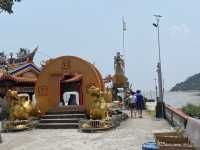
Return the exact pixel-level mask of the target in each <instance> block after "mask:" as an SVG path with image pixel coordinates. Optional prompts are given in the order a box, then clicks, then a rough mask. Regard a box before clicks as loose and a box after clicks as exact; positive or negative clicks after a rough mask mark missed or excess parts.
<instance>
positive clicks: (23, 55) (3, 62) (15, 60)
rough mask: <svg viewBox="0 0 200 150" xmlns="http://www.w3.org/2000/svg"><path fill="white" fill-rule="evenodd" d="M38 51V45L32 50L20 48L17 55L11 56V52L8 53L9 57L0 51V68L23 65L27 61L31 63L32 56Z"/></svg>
mask: <svg viewBox="0 0 200 150" xmlns="http://www.w3.org/2000/svg"><path fill="white" fill-rule="evenodd" d="M37 51H38V47H36V48H35V49H33V51H32V52H30V50H28V49H24V48H20V50H19V52H18V53H17V54H16V55H17V57H13V53H10V58H7V56H6V55H5V54H4V52H1V53H0V67H1V68H11V69H12V68H16V67H18V66H20V65H24V64H27V63H33V58H34V56H35V54H36V52H37Z"/></svg>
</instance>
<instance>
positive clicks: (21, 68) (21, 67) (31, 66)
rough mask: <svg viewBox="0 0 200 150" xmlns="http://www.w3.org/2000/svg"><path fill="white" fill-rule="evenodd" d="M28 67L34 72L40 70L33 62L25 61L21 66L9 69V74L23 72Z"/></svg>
mask: <svg viewBox="0 0 200 150" xmlns="http://www.w3.org/2000/svg"><path fill="white" fill-rule="evenodd" d="M30 69H32V70H33V71H34V72H36V73H38V74H39V73H40V71H41V70H40V68H38V67H37V66H36V65H35V64H33V63H27V64H24V65H21V66H19V67H17V68H15V69H13V70H10V71H9V74H11V75H14V76H17V75H19V74H21V73H24V72H26V71H27V70H30Z"/></svg>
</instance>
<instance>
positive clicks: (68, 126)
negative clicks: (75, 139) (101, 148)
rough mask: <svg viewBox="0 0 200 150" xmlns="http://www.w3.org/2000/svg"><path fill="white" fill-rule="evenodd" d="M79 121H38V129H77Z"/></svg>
mask: <svg viewBox="0 0 200 150" xmlns="http://www.w3.org/2000/svg"><path fill="white" fill-rule="evenodd" d="M78 127H79V123H39V124H38V125H37V128H39V129H78Z"/></svg>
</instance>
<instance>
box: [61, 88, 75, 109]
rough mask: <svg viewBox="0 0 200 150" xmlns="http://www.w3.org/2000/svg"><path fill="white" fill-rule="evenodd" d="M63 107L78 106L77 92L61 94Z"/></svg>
mask: <svg viewBox="0 0 200 150" xmlns="http://www.w3.org/2000/svg"><path fill="white" fill-rule="evenodd" d="M63 100H64V105H65V106H69V105H77V106H79V93H78V92H77V91H72V92H65V93H63Z"/></svg>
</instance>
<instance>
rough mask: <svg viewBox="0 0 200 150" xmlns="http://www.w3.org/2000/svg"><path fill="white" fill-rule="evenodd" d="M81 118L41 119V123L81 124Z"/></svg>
mask: <svg viewBox="0 0 200 150" xmlns="http://www.w3.org/2000/svg"><path fill="white" fill-rule="evenodd" d="M79 120H80V119H79V118H53V119H41V120H40V121H39V122H40V123H79Z"/></svg>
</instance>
